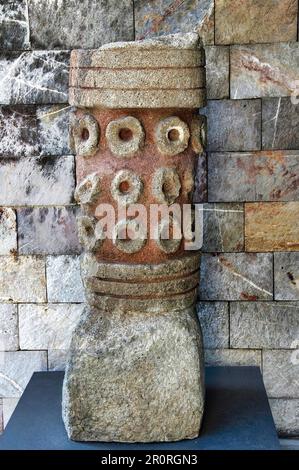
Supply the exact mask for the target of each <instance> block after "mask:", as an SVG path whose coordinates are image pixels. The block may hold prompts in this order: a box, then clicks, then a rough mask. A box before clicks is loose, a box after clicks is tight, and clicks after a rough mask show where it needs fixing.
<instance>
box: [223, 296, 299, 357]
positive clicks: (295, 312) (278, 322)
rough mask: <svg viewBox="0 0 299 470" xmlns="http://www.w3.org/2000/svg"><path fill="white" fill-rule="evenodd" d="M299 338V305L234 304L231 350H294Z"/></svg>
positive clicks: (277, 303) (280, 303)
mask: <svg viewBox="0 0 299 470" xmlns="http://www.w3.org/2000/svg"><path fill="white" fill-rule="evenodd" d="M298 338H299V303H297V302H296V303H294V302H233V303H231V305H230V341H231V347H233V348H244V349H246V348H253V349H256V348H266V349H271V348H273V349H290V348H293V347H294V342H295V341H298Z"/></svg>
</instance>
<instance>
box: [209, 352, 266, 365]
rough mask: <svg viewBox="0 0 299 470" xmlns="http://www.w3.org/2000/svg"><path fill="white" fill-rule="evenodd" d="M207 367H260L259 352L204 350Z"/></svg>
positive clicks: (260, 357) (260, 358)
mask: <svg viewBox="0 0 299 470" xmlns="http://www.w3.org/2000/svg"><path fill="white" fill-rule="evenodd" d="M205 362H206V365H207V366H256V367H260V368H261V365H262V355H261V351H258V350H254V349H250V350H245V349H205Z"/></svg>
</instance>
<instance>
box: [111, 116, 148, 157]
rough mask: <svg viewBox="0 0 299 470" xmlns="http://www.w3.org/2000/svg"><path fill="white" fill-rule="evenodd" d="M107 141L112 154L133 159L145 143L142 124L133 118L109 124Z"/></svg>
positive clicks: (117, 120) (127, 117)
mask: <svg viewBox="0 0 299 470" xmlns="http://www.w3.org/2000/svg"><path fill="white" fill-rule="evenodd" d="M106 139H107V144H108V147H109V148H110V150H111V152H112V153H113V154H114V155H116V156H117V157H131V156H132V155H134V154H135V153H136V152H137V151H138V150H140V149H141V148H142V146H143V143H144V131H143V128H142V125H141V123H140V122H139V121H138V119H136V118H135V117H133V116H126V117H123V118H120V119H116V120H115V121H111V122H109V124H108V126H107V128H106Z"/></svg>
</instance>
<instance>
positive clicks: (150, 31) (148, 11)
mask: <svg viewBox="0 0 299 470" xmlns="http://www.w3.org/2000/svg"><path fill="white" fill-rule="evenodd" d="M134 5H135V32H136V39H144V38H148V37H151V36H159V35H163V34H171V33H180V32H182V33H189V32H190V31H193V30H196V31H198V33H199V34H200V36H201V38H202V39H203V42H204V43H205V44H214V1H213V0H186V1H184V2H182V1H181V0H152V1H151V2H148V1H146V0H135V1H134Z"/></svg>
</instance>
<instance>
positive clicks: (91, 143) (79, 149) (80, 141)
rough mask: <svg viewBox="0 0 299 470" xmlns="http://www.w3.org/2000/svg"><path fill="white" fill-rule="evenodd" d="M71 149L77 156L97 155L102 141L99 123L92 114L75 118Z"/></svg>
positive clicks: (73, 120)
mask: <svg viewBox="0 0 299 470" xmlns="http://www.w3.org/2000/svg"><path fill="white" fill-rule="evenodd" d="M70 136H71V142H70V143H71V147H72V148H73V149H74V151H75V152H76V154H77V155H80V156H82V157H87V156H92V155H94V154H95V153H96V151H97V149H98V145H99V140H100V127H99V124H98V121H97V120H96V119H95V118H94V117H93V116H92V115H91V114H87V113H86V114H84V115H83V116H81V117H76V116H74V117H73V118H72V120H71V132H70Z"/></svg>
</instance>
